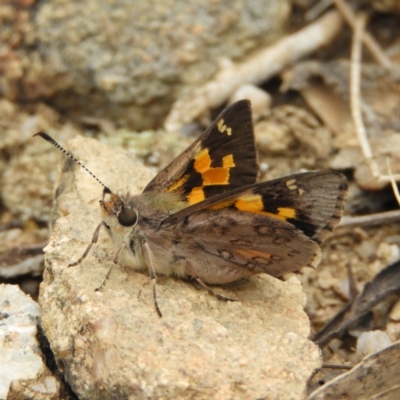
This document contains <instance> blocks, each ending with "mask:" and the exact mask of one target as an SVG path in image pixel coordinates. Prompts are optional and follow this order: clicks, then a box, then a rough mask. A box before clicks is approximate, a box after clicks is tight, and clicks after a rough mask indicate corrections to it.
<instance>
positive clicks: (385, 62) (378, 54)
mask: <svg viewBox="0 0 400 400" xmlns="http://www.w3.org/2000/svg"><path fill="white" fill-rule="evenodd" d="M333 1H334V3H335V5H336V8H337V9H338V10H339V12H340V14H341V15H342V17H343V18H344V20H345V21H346V22H347V23H348V24H349V25H350V26H351V28H352V29H353V30H355V24H356V22H355V20H356V16H355V15H354V12H353V10H352V9H351V7H350V6H349V5H348V4H347V2H346V0H333ZM362 41H363V43H364V44H365V46H366V47H367V48H368V50H369V51H370V52H371V54H372V56H373V57H374V58H375V60H376V61H377V62H378V63H379V64H380V65H382V66H383V67H385V68H388V69H390V68H393V64H392V61H391V60H390V58H389V57H387V56H386V54H385V53H384V51H383V50H382V49H381V47H380V46H379V44H378V42H377V41H376V40H375V39H374V38H373V36H371V35H370V34H369V33H368V32H363V35H362Z"/></svg>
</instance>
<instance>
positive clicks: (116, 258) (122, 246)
mask: <svg viewBox="0 0 400 400" xmlns="http://www.w3.org/2000/svg"><path fill="white" fill-rule="evenodd" d="M125 246H126V243H125V242H124V243H122V245H121V246H120V248H119V249H118V251H117V252H116V253H115V256H114V264H118V256H119V255H120V254H121V252H122V250H124V248H125ZM113 268H114V265H111V267H110V269H109V270H108V272H107V275H106V277H105V278H104V279H103V282H102V283H101V285H100V286H99V287H97V288H96V289H95V291H96V292H97V291H99V290H101V289H102V288H103V286H104V285H105V283H106V282H107V280H108V278H109V277H110V275H111V271H112V270H113Z"/></svg>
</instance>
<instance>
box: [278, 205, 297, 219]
mask: <svg viewBox="0 0 400 400" xmlns="http://www.w3.org/2000/svg"><path fill="white" fill-rule="evenodd" d="M278 215H280V216H282V217H284V218H285V219H288V218H296V210H295V209H294V208H287V207H279V208H278Z"/></svg>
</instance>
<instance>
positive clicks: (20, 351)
mask: <svg viewBox="0 0 400 400" xmlns="http://www.w3.org/2000/svg"><path fill="white" fill-rule="evenodd" d="M0 310H1V312H0V360H1V363H0V399H8V400H14V399H15V400H18V399H28V398H29V399H33V398H34V399H41V400H47V399H49V400H50V399H51V400H55V399H59V398H60V394H59V391H60V383H59V382H58V380H57V379H56V378H55V377H54V376H52V374H51V372H50V371H49V370H48V368H47V367H46V365H45V363H44V361H43V354H42V351H41V350H40V347H39V343H38V340H37V324H38V320H39V317H40V310H39V305H38V304H37V303H36V302H35V301H33V300H32V299H31V298H30V297H29V296H27V295H25V294H24V293H23V292H22V291H21V290H20V289H19V288H18V286H16V285H4V284H0Z"/></svg>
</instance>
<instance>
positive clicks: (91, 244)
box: [68, 221, 105, 267]
mask: <svg viewBox="0 0 400 400" xmlns="http://www.w3.org/2000/svg"><path fill="white" fill-rule="evenodd" d="M103 225H104V226H105V223H104V221H102V222H100V224H99V225H98V226H97V228H96V230H95V231H94V233H93V237H92V241H91V243H90V244H89V246H88V247H87V249H86V250H85V252H84V253H83V254H82V256H81V258H80V259H79V260H78V261H75V262H73V263H71V264H68V267H75V266H76V265H79V264H80V263H81V262H82V261H83V260H84V259H85V258H86V256H87V255H88V254H89V251H90V249H91V248H92V246H93V245H94V244H95V243H97V240H98V239H99V233H100V229H101V227H102V226H103Z"/></svg>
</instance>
